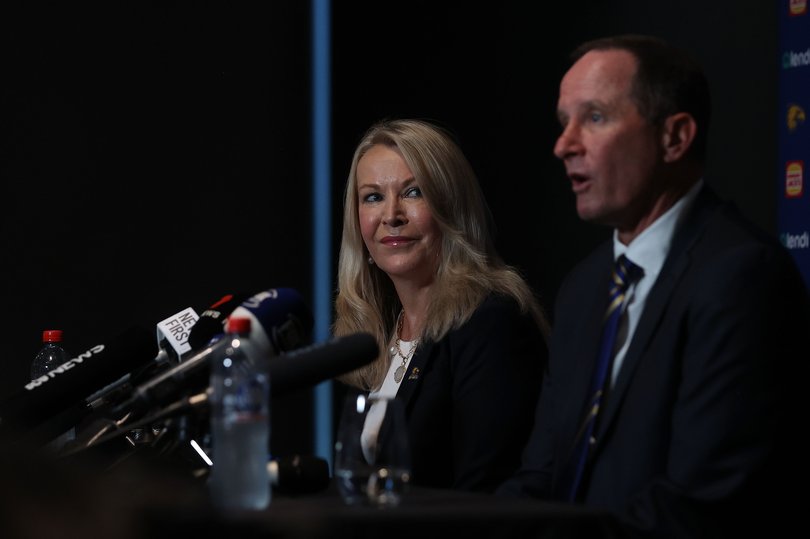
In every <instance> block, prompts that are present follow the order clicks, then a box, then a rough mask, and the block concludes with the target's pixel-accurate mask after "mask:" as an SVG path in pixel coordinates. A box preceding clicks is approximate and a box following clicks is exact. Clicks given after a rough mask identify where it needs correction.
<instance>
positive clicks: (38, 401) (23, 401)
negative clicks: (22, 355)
mask: <svg viewBox="0 0 810 539" xmlns="http://www.w3.org/2000/svg"><path fill="white" fill-rule="evenodd" d="M154 357H155V337H154V335H153V333H152V332H150V331H147V330H146V329H144V328H141V327H132V328H130V329H128V330H126V331H124V332H123V333H121V334H119V335H118V336H116V337H115V338H113V339H111V340H109V341H108V342H106V343H103V344H97V345H95V346H92V347H91V348H89V349H88V350H86V351H85V352H82V353H80V354H78V355H77V356H75V357H73V358H72V359H70V360H68V361H67V362H65V363H64V364H62V365H60V366H59V367H57V368H55V369H53V370H52V371H49V372H48V373H47V374H45V375H44V376H41V377H39V378H36V379H34V380H31V381H30V382H28V383H27V384H25V385H24V387H22V388H21V389H20V390H18V391H17V392H16V393H14V394H12V395H11V396H10V397H9V398H8V399H6V400H5V401H4V402H3V403H0V431H3V432H5V431H8V430H9V429H11V431H12V432H13V431H16V432H18V433H20V432H23V431H25V430H27V429H29V428H31V427H33V426H35V425H37V424H39V423H41V422H42V421H45V420H47V419H48V418H50V417H52V416H54V415H56V414H57V413H59V412H60V411H62V410H64V409H66V408H67V407H69V406H72V405H74V404H76V403H79V402H81V401H82V400H83V399H85V398H87V397H88V396H90V395H92V394H93V393H95V392H96V391H98V390H100V389H102V388H103V387H105V386H106V385H108V384H111V383H112V382H114V381H116V380H118V379H119V378H121V377H122V376H124V375H126V374H128V373H130V372H132V371H134V370H135V369H138V368H140V367H142V366H143V365H145V364H147V363H151V362H153V361H154Z"/></svg>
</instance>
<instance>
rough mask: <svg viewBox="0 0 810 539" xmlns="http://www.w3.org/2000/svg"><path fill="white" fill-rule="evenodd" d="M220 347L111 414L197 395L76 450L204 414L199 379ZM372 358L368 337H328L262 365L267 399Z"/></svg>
mask: <svg viewBox="0 0 810 539" xmlns="http://www.w3.org/2000/svg"><path fill="white" fill-rule="evenodd" d="M221 346H227V344H226V341H219V342H215V343H212V344H211V345H209V346H208V347H207V348H206V349H205V350H203V351H201V352H199V353H198V354H196V355H195V356H194V358H190V359H188V360H186V362H185V363H181V364H180V365H178V366H177V367H175V368H173V369H171V371H174V373H173V374H169V375H168V376H165V377H158V378H159V379H155V380H151V381H149V382H147V383H146V384H143V385H142V386H140V387H139V388H138V389H137V391H136V394H135V395H133V396H132V398H131V399H130V400H129V401H128V402H126V403H124V404H123V405H121V406H120V407H119V409H117V410H116V414H120V413H123V412H124V411H127V410H131V409H135V410H137V411H144V410H146V409H148V408H149V407H150V406H156V405H164V404H165V403H166V402H168V401H169V400H170V398H172V397H175V394H176V393H177V392H179V391H181V390H182V391H184V392H191V391H198V393H196V394H194V395H191V396H184V397H182V398H180V399H179V400H174V401H173V402H171V403H170V404H168V405H166V406H164V407H163V408H162V409H160V410H158V411H157V412H154V413H152V414H150V415H149V416H148V417H145V418H141V419H138V420H137V421H135V422H129V423H125V424H121V425H117V426H116V427H115V428H117V429H118V430H116V431H114V432H107V430H108V429H104V430H103V431H102V432H100V433H98V435H97V436H96V437H94V439H92V440H90V442H88V443H87V444H86V446H85V447H82V448H80V449H81V450H83V449H86V448H87V447H90V446H95V445H100V444H103V443H106V442H107V441H109V440H112V439H114V438H117V437H118V436H120V435H121V433H122V432H126V431H128V430H129V429H133V428H137V427H142V426H145V425H150V424H153V423H154V422H156V421H159V420H163V419H165V418H167V417H171V416H174V415H180V414H184V413H187V412H189V411H191V410H198V411H202V410H205V409H206V408H207V406H208V402H209V400H210V391H209V389H210V388H208V386H207V384H208V379H207V377H204V376H201V375H205V374H208V369H207V368H206V367H207V366H208V361H207V360H208V357H209V356H210V355H211V354H212V353H214V352H215V351H217V350H218V349H219V347H221ZM378 355H379V347H378V346H377V341H376V339H374V337H373V336H372V335H371V334H370V333H354V334H351V335H345V336H342V337H334V338H332V339H331V340H328V341H325V342H323V343H320V344H315V345H311V346H308V347H306V348H300V349H297V350H294V351H293V352H291V353H288V354H282V355H281V356H279V357H277V358H273V359H271V360H270V361H268V371H269V377H270V398H271V399H272V398H275V397H278V396H280V395H283V394H286V393H289V392H291V391H294V390H298V389H303V388H306V387H311V386H314V385H315V384H318V383H320V382H323V381H326V380H330V379H332V378H334V377H336V376H339V375H341V374H345V373H347V372H350V371H353V370H355V369H358V368H360V367H362V366H364V365H367V364H369V363H371V362H372V361H374V360H375V359H376V358H377V356H378ZM189 365H190V366H189ZM203 380H204V382H203ZM175 398H176V397H175ZM102 435H103V436H102ZM77 451H78V450H77Z"/></svg>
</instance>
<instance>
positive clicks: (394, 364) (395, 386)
mask: <svg viewBox="0 0 810 539" xmlns="http://www.w3.org/2000/svg"><path fill="white" fill-rule="evenodd" d="M413 346H414V341H399V349H400V350H401V351H402V355H403V356H405V357H406V358H408V359H407V360H405V367H404V369H403V375H402V379H401V380H400V381H399V382H397V381H396V380H395V379H394V373H395V372H396V370H397V369H398V368H399V367H400V366H402V357H400V355H399V354H394V357H393V358H392V359H391V366H390V367H389V368H388V374H386V375H385V378H384V379H383V383H382V385H381V386H380V387H379V388H378V389H375V390H374V391H372V392H371V393H369V395H368V397H369V398H370V399H371V398H374V397H384V398H389V399H393V398H394V397H396V395H397V391H398V390H399V385H400V383H402V380H404V379H405V373H407V372H408V365H409V364H410V363H411V357H410V356H411V348H413ZM384 413H385V410H384V409H383V408H382V407H380V406H379V405H378V403H374V404H372V405H371V408H370V409H369V411H368V414H366V422H365V423H364V424H363V432H362V434H361V435H360V443H361V445H362V446H363V455H365V457H366V460H367V461H368V462H371V461H372V460H373V458H372V455H371V452H372V451H373V450H374V448H376V446H377V435H378V434H379V432H380V426H381V425H382V420H383V414H384Z"/></svg>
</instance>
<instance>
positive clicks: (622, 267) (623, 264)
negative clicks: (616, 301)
mask: <svg viewBox="0 0 810 539" xmlns="http://www.w3.org/2000/svg"><path fill="white" fill-rule="evenodd" d="M640 274H641V268H639V267H638V266H636V265H635V264H633V262H632V261H631V260H630V259H629V258H627V257H626V256H624V255H621V256H619V258H617V259H616V267H614V268H613V286H611V288H613V287H614V286H615V287H617V288H618V289H619V290H621V291H622V292H624V291H625V290H627V287H629V286H630V283H632V282H633V281H635V280H636V279H638V278H639V277H640Z"/></svg>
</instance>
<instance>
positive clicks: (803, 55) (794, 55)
mask: <svg viewBox="0 0 810 539" xmlns="http://www.w3.org/2000/svg"><path fill="white" fill-rule="evenodd" d="M809 65H810V48H808V49H807V50H806V51H800V52H796V51H785V53H784V54H783V55H782V69H791V68H793V67H805V66H809Z"/></svg>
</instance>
